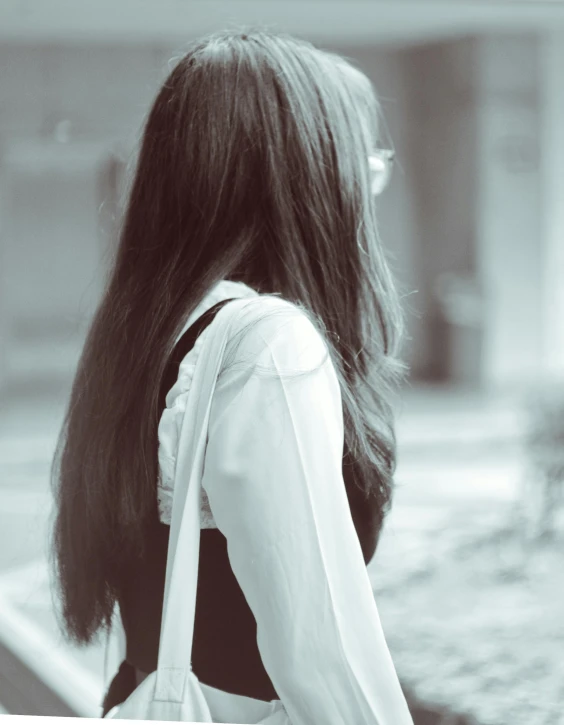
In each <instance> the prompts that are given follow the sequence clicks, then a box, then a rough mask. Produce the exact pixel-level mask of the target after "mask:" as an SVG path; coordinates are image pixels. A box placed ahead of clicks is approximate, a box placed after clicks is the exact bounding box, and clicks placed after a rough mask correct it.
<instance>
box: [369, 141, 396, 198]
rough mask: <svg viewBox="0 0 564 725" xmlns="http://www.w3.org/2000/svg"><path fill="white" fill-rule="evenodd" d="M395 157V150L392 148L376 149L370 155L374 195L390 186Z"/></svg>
mask: <svg viewBox="0 0 564 725" xmlns="http://www.w3.org/2000/svg"><path fill="white" fill-rule="evenodd" d="M394 158H395V152H394V151H392V150H391V149H376V150H375V151H373V152H372V153H371V154H370V156H369V157H368V163H369V165H370V177H371V190H372V194H373V195H374V196H378V195H379V194H381V193H382V192H383V191H384V189H385V188H386V187H387V186H388V184H389V182H390V177H391V175H392V169H393V167H394Z"/></svg>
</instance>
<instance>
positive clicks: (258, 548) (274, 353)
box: [202, 311, 412, 725]
mask: <svg viewBox="0 0 564 725" xmlns="http://www.w3.org/2000/svg"><path fill="white" fill-rule="evenodd" d="M298 312H299V314H295V311H292V313H291V314H290V315H288V316H286V315H282V317H281V316H280V315H278V314H276V315H273V316H272V317H271V318H269V319H265V320H261V321H260V322H259V323H257V324H256V325H255V326H254V329H253V330H252V332H251V333H249V334H246V335H245V339H244V340H243V342H242V344H241V345H240V349H239V352H238V354H237V356H238V358H239V359H241V354H242V355H243V357H244V358H245V359H248V358H249V355H250V356H251V357H252V358H253V359H254V360H255V361H256V364H255V365H252V366H250V367H249V366H248V365H246V366H245V365H244V366H242V367H241V366H237V365H236V366H235V367H234V370H236V372H235V373H234V374H233V373H226V375H224V376H220V379H219V381H218V385H217V388H216V391H215V393H214V398H213V401H212V408H211V415H210V426H209V432H208V443H207V448H206V459H205V465H204V475H203V480H202V483H203V486H204V488H205V490H206V492H207V495H208V498H209V502H210V506H211V509H212V513H213V516H214V519H215V522H216V525H217V526H218V528H219V530H220V531H221V532H222V533H223V535H224V536H225V537H226V539H227V546H228V553H229V560H230V563H231V567H232V569H233V572H234V574H235V576H236V577H237V580H238V582H239V585H240V586H241V589H242V591H243V593H244V594H245V597H246V599H247V602H248V604H249V606H250V608H251V610H252V612H253V614H254V617H255V619H256V622H257V644H258V647H259V651H260V654H261V658H262V660H263V663H264V666H265V669H266V671H267V672H268V674H269V676H270V678H271V680H272V682H273V684H274V687H275V688H276V691H277V692H278V694H279V696H280V699H281V701H282V704H283V705H284V708H285V710H286V712H287V714H288V718H289V721H290V722H291V724H292V725H312V723H324V725H345V724H346V725H351V723H363V725H412V719H411V716H410V714H409V710H408V707H407V704H406V701H405V698H404V695H403V692H402V690H401V687H400V684H399V681H398V678H397V675H396V672H395V669H394V666H393V663H392V660H391V657H390V653H389V650H388V647H387V644H386V641H385V639H384V634H383V631H382V627H381V624H380V619H379V616H378V611H377V608H376V604H375V601H374V595H373V592H372V589H371V586H370V581H369V577H368V573H367V570H366V567H365V564H364V559H363V556H362V551H361V548H360V543H359V541H358V538H357V535H356V532H355V528H354V524H353V521H352V517H351V514H350V510H349V507H348V502H347V496H346V491H345V486H344V481H343V476H342V454H343V414H342V406H341V394H340V388H339V383H338V379H337V376H336V372H335V369H334V366H333V363H332V360H331V358H330V357H328V354H327V346H326V345H325V343H324V341H323V338H322V337H321V335H319V333H318V332H317V330H316V328H315V327H314V325H313V324H312V322H311V321H310V320H309V319H308V318H307V316H306V315H305V314H303V313H302V312H300V311H298ZM237 368H239V370H238V371H237ZM297 372H299V373H301V374H300V375H296V373H297Z"/></svg>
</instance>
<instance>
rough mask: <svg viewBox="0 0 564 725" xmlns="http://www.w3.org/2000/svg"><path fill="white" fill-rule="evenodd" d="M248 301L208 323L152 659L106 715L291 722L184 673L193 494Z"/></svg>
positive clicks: (182, 443) (274, 708) (192, 584)
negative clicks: (233, 337) (237, 323)
mask: <svg viewBox="0 0 564 725" xmlns="http://www.w3.org/2000/svg"><path fill="white" fill-rule="evenodd" d="M252 301H253V300H248V299H245V298H243V299H239V300H233V301H231V302H228V303H227V304H226V305H225V307H223V308H222V309H220V310H219V312H218V313H217V315H216V317H215V319H214V320H213V321H212V322H211V324H210V325H209V328H208V331H209V332H208V334H207V339H206V340H205V342H204V345H203V349H202V350H201V352H200V355H199V356H198V361H197V362H196V367H195V370H194V376H193V378H192V385H191V387H190V392H189V394H188V401H187V406H186V413H185V415H184V420H183V422H182V428H181V431H180V437H179V450H178V458H177V466H176V472H175V481H174V494H173V505H172V518H171V526H170V538H169V545H168V555H167V566H166V581H165V592H164V601H163V617H162V624H161V634H160V642H159V655H158V664H157V669H156V671H155V672H153V673H151V674H149V675H148V677H146V678H145V680H143V682H142V683H141V684H140V685H139V686H138V687H137V688H136V689H135V690H134V691H133V692H132V693H131V695H130V696H129V697H128V698H127V700H125V702H123V703H122V704H121V705H117V706H116V707H114V708H112V709H111V710H110V711H109V712H108V713H107V715H106V718H119V719H127V720H173V721H184V722H192V723H237V724H241V723H242V724H244V725H261V724H262V725H291V723H290V720H289V719H288V715H287V713H286V711H285V709H284V707H283V705H282V703H281V702H280V700H273V701H272V702H268V703H267V702H263V701H260V700H255V699H253V698H248V697H242V696H240V695H232V694H230V693H227V692H223V691H222V690H218V689H216V688H214V687H209V686H207V685H205V684H204V683H201V682H200V681H199V680H198V678H197V677H196V675H195V674H194V673H193V672H192V667H191V659H192V638H193V634H194V617H195V611H196V587H197V579H198V560H199V549H200V495H201V479H202V474H203V468H204V454H205V447H206V439H207V431H208V423H209V415H210V409H211V402H212V395H213V392H214V389H215V385H216V382H217V376H218V374H219V370H220V365H221V361H222V359H223V354H224V351H225V346H226V342H227V339H228V336H229V331H230V329H231V325H232V322H233V321H234V319H235V318H236V316H237V314H238V313H239V311H240V310H241V309H242V307H243V306H244V305H246V304H249V303H250V302H251V303H252Z"/></svg>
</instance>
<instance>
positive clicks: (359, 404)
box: [52, 30, 403, 643]
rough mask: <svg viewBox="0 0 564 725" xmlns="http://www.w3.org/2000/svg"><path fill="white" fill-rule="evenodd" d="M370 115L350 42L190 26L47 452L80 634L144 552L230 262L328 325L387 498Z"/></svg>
mask: <svg viewBox="0 0 564 725" xmlns="http://www.w3.org/2000/svg"><path fill="white" fill-rule="evenodd" d="M378 116H379V107H378V104H377V100H376V97H375V94H374V91H373V89H372V87H371V84H370V82H369V80H368V79H367V78H366V76H364V74H362V73H361V72H360V71H359V70H357V69H356V68H354V67H353V65H352V64H351V63H350V62H349V61H347V60H345V59H344V58H342V57H340V56H337V55H334V54H331V53H328V52H324V51H321V50H319V49H317V48H315V47H314V46H312V45H311V44H309V43H307V42H305V41H302V40H297V39H295V38H292V37H288V36H286V35H282V34H278V33H272V32H268V31H263V30H252V31H241V30H232V31H226V32H222V33H216V34H213V35H211V36H208V37H206V38H204V39H203V40H200V41H198V42H196V43H194V44H193V45H191V46H190V48H189V50H188V52H186V53H185V54H184V55H183V57H182V58H181V59H180V60H179V62H178V63H177V65H176V66H175V67H174V69H173V70H172V71H171V72H170V75H169V76H168V78H167V79H166V81H165V82H164V84H163V86H162V87H161V89H160V91H159V93H158V95H157V97H156V99H155V101H154V103H153V105H152V107H151V109H150V112H149V114H148V117H147V119H146V122H145V126H144V132H143V136H142V140H141V143H140V147H139V154H138V158H137V159H136V164H135V171H134V174H133V175H132V181H131V183H130V188H129V190H128V194H127V199H128V201H127V208H126V213H125V215H124V218H123V223H122V227H121V233H120V240H119V245H118V249H117V252H116V256H115V260H114V261H113V265H112V271H111V275H110V276H109V278H108V281H107V284H106V289H105V292H104V295H103V298H102V300H101V303H100V305H99V307H98V310H97V312H96V315H95V317H94V320H93V322H92V325H91V327H90V330H89V334H88V337H87V340H86V343H85V346H84V349H83V352H82V356H81V359H80V363H79V366H78V370H77V373H76V376H75V379H74V384H73V388H72V393H71V396H70V402H69V405H68V409H67V413H66V416H65V420H64V424H63V427H62V429H61V432H60V436H59V440H58V445H57V450H56V454H55V459H54V461H53V467H52V483H53V487H54V490H55V495H56V503H57V507H56V521H55V525H54V528H53V553H54V557H53V559H54V566H55V569H56V575H57V581H58V585H59V590H60V592H59V593H60V598H61V602H62V617H63V630H64V633H65V634H66V636H67V637H68V638H71V639H72V640H74V641H76V642H78V643H88V642H90V641H91V640H92V639H93V637H94V635H95V634H96V633H97V632H98V631H99V630H100V629H103V628H107V627H108V626H109V625H110V623H111V619H112V613H113V609H114V605H115V602H116V599H117V596H118V593H119V586H120V578H121V575H122V572H123V571H124V570H126V569H127V567H128V564H129V563H130V562H131V560H132V557H134V556H137V555H138V554H139V552H142V551H143V546H144V538H145V533H146V526H147V522H148V521H149V520H150V519H151V517H152V516H154V515H155V507H156V484H157V479H158V459H157V450H158V437H157V429H158V422H159V421H158V418H159V410H158V391H159V384H160V381H161V378H162V375H163V371H164V368H165V365H166V361H167V358H168V356H169V354H170V353H171V351H172V349H173V346H174V343H175V340H176V338H177V336H178V335H179V334H180V332H181V330H182V327H183V325H184V324H185V322H186V319H187V317H188V315H189V314H190V313H191V312H192V311H193V310H194V309H195V307H196V306H197V304H198V303H199V302H200V301H201V300H202V298H203V297H204V295H205V294H206V293H207V292H208V291H209V290H210V289H211V288H212V287H213V286H214V285H215V284H216V283H218V282H219V281H220V280H222V279H231V280H235V281H242V282H245V283H246V284H248V285H249V286H251V287H253V288H254V289H256V290H257V291H258V292H259V293H261V294H271V293H279V294H280V295H281V296H282V297H284V298H285V299H286V300H288V301H290V302H293V303H294V304H295V305H296V306H298V307H300V308H301V309H302V310H303V311H304V312H305V313H306V314H308V316H309V317H310V319H311V320H312V321H313V322H314V323H315V324H316V326H317V327H318V329H319V330H320V331H321V332H322V333H323V334H324V336H325V339H326V341H327V345H328V350H329V353H330V355H331V356H332V359H333V361H334V364H335V368H336V371H337V374H338V376H339V380H340V383H341V389H342V400H343V414H344V422H345V430H346V434H345V442H346V447H347V450H348V453H347V455H348V458H349V465H350V466H351V470H352V471H353V472H354V479H355V484H356V485H358V486H359V487H360V488H361V489H363V490H364V491H365V492H366V495H367V496H368V495H371V496H376V497H377V501H378V505H379V507H380V510H381V512H382V517H383V516H384V514H385V512H386V511H387V508H388V506H389V503H390V498H391V492H392V476H393V471H394V466H395V439H394V431H393V419H392V408H391V395H392V393H393V390H394V388H395V384H396V383H397V381H398V379H399V377H400V375H401V373H402V370H403V368H402V365H401V364H400V363H399V362H398V360H397V359H396V353H397V349H398V342H399V337H400V332H401V327H402V315H401V310H400V305H399V303H398V297H397V293H396V291H395V288H394V284H393V282H392V279H391V276H390V272H389V268H388V265H387V263H386V260H385V257H384V253H383V251H382V248H381V245H380V243H379V239H378V233H377V226H376V219H375V213H374V208H373V202H372V199H371V196H370V176H369V164H368V160H367V156H368V154H369V153H370V151H371V150H372V148H373V147H374V146H375V145H376V144H377V142H378Z"/></svg>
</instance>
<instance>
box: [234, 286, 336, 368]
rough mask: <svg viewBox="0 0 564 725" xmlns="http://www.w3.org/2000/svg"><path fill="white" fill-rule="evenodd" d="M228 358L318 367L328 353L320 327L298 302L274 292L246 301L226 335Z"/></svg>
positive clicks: (280, 364)
mask: <svg viewBox="0 0 564 725" xmlns="http://www.w3.org/2000/svg"><path fill="white" fill-rule="evenodd" d="M228 347H229V355H228V356H229V357H230V358H232V359H234V360H238V361H243V360H246V361H247V362H251V361H256V362H258V363H267V364H268V363H272V362H274V363H275V365H276V368H277V369H278V370H280V369H281V368H284V367H286V365H288V366H289V367H291V368H292V370H294V369H295V368H296V365H297V366H298V367H299V368H300V369H307V368H309V367H310V366H311V368H312V369H313V368H316V367H318V366H319V365H320V364H321V363H322V362H323V361H324V359H326V358H327V355H328V346H327V342H326V339H325V336H324V334H323V332H322V326H321V325H320V323H319V322H318V321H317V320H316V319H315V317H314V316H313V315H312V314H311V313H309V311H307V310H305V309H304V308H303V307H301V306H300V305H298V304H295V303H293V302H290V301H289V300H287V299H284V298H283V297H280V296H277V295H259V296H257V297H254V298H251V299H250V300H248V301H247V302H246V303H245V305H244V306H243V307H242V309H241V310H240V311H239V313H238V314H237V315H236V317H235V319H234V322H233V325H232V327H231V331H230V334H229V343H228Z"/></svg>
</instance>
